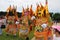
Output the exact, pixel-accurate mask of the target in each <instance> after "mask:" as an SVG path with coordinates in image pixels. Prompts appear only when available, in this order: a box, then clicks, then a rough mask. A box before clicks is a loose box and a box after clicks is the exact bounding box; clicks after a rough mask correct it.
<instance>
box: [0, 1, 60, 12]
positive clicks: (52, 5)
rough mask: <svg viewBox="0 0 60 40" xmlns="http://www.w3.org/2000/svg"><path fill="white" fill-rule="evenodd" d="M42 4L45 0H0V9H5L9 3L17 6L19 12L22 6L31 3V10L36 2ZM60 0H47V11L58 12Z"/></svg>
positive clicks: (34, 7) (34, 8) (25, 6)
mask: <svg viewBox="0 0 60 40" xmlns="http://www.w3.org/2000/svg"><path fill="white" fill-rule="evenodd" d="M37 3H38V4H40V3H41V4H42V5H44V6H45V0H0V11H6V9H7V8H8V7H9V5H11V6H13V5H15V6H17V11H18V12H21V11H22V7H24V8H27V6H28V7H30V5H31V4H32V5H33V10H34V11H35V10H36V4H37ZM59 4H60V0H48V10H49V12H54V13H55V12H60V5H59Z"/></svg>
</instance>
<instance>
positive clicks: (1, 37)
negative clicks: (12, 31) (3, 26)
mask: <svg viewBox="0 0 60 40" xmlns="http://www.w3.org/2000/svg"><path fill="white" fill-rule="evenodd" d="M28 36H29V40H31V39H32V37H33V36H34V34H33V31H31V32H30V34H29V35H28ZM0 40H25V39H24V38H20V37H19V36H18V34H17V36H16V37H13V35H9V36H7V35H6V32H5V31H4V30H3V33H2V35H0Z"/></svg>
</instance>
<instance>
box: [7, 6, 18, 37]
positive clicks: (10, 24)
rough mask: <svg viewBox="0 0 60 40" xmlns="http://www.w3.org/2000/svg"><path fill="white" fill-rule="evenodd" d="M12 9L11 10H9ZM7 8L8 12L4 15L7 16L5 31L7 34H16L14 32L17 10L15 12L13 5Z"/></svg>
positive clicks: (15, 30) (15, 29)
mask: <svg viewBox="0 0 60 40" xmlns="http://www.w3.org/2000/svg"><path fill="white" fill-rule="evenodd" d="M10 9H12V10H10ZM10 9H8V11H9V12H8V13H7V15H6V17H7V27H6V32H7V35H9V34H13V35H14V36H16V32H17V25H16V21H17V20H18V17H17V12H16V8H15V7H14V6H13V8H11V6H10Z"/></svg>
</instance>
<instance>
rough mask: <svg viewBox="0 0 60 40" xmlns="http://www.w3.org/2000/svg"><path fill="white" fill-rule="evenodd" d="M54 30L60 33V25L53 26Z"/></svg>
mask: <svg viewBox="0 0 60 40" xmlns="http://www.w3.org/2000/svg"><path fill="white" fill-rule="evenodd" d="M52 28H53V29H57V30H58V31H60V25H53V26H52Z"/></svg>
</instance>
